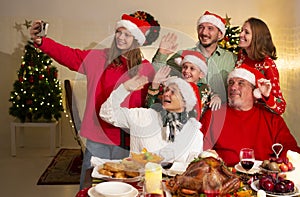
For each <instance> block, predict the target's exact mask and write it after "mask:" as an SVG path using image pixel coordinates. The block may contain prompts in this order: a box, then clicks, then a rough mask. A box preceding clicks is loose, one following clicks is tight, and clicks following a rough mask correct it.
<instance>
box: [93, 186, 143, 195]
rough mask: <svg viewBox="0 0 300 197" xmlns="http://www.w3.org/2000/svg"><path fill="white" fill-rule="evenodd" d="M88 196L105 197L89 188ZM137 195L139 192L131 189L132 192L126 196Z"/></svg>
mask: <svg viewBox="0 0 300 197" xmlns="http://www.w3.org/2000/svg"><path fill="white" fill-rule="evenodd" d="M88 195H89V196H90V197H105V196H103V195H101V194H99V193H98V192H96V190H95V187H91V188H90V189H89V190H88ZM138 195H139V192H138V190H137V189H136V188H134V187H133V190H132V192H131V193H130V194H129V195H128V197H137V196H138Z"/></svg>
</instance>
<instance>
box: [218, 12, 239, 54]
mask: <svg viewBox="0 0 300 197" xmlns="http://www.w3.org/2000/svg"><path fill="white" fill-rule="evenodd" d="M230 20H231V18H229V17H228V16H227V14H226V18H225V21H226V24H225V27H226V33H225V36H224V38H223V39H222V40H221V41H220V42H219V46H220V47H221V48H223V49H226V50H228V51H231V52H233V53H235V54H237V53H238V51H239V49H240V48H239V46H238V45H239V41H240V32H241V29H240V27H239V26H231V23H230Z"/></svg>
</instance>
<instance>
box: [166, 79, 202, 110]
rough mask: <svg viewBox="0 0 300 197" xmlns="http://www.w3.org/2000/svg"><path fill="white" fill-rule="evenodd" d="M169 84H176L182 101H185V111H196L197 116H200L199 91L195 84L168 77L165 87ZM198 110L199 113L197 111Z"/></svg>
mask: <svg viewBox="0 0 300 197" xmlns="http://www.w3.org/2000/svg"><path fill="white" fill-rule="evenodd" d="M170 84H176V85H177V87H178V88H179V90H180V92H181V95H182V97H183V100H184V101H185V109H186V111H187V112H190V111H192V110H193V109H196V111H197V114H198V115H200V113H201V108H200V106H199V105H201V100H200V95H199V90H198V87H197V85H196V84H194V83H189V82H187V81H185V80H183V79H182V78H178V77H175V76H173V77H170V78H169V79H168V80H167V81H166V82H165V85H166V86H169V85H170ZM199 110H200V111H199Z"/></svg>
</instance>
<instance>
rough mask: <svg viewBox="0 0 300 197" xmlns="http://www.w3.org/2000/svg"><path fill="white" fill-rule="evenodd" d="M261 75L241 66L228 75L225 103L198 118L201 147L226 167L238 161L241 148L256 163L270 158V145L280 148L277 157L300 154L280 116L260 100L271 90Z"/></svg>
mask: <svg viewBox="0 0 300 197" xmlns="http://www.w3.org/2000/svg"><path fill="white" fill-rule="evenodd" d="M261 76H262V73H259V71H255V69H252V68H250V67H248V66H247V65H243V66H242V67H239V68H235V69H234V70H233V71H232V72H231V73H230V74H229V75H228V80H227V81H228V104H224V105H223V106H222V107H221V109H220V110H218V111H214V112H212V111H211V110H209V111H207V112H206V113H205V114H204V116H203V118H202V119H201V123H202V129H201V131H202V132H203V134H204V148H203V150H206V149H214V150H215V151H217V153H218V154H219V156H220V157H221V158H222V159H223V160H224V161H225V163H226V164H227V165H229V166H233V165H235V164H236V163H238V162H239V152H240V150H241V149H242V148H252V149H254V151H255V158H256V159H257V160H265V159H268V158H269V157H271V156H273V151H272V145H273V144H274V143H280V144H282V145H283V151H282V153H281V155H280V156H281V157H283V156H285V155H286V152H287V151H288V150H292V151H296V152H298V153H300V147H299V146H298V145H297V142H296V140H295V138H294V137H293V135H292V134H291V133H290V130H289V128H288V127H287V125H286V123H285V121H284V120H283V118H282V117H281V116H280V115H277V114H274V113H272V112H270V111H267V110H266V109H265V108H264V106H263V105H262V104H258V101H259V100H260V99H267V97H265V95H266V94H267V93H269V92H270V91H271V88H272V87H271V85H270V83H269V81H268V80H265V79H264V78H263V77H261Z"/></svg>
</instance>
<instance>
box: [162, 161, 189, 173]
mask: <svg viewBox="0 0 300 197" xmlns="http://www.w3.org/2000/svg"><path fill="white" fill-rule="evenodd" d="M188 165H189V163H184V162H176V161H175V162H174V163H173V165H172V167H171V168H170V169H168V170H165V169H162V172H163V173H164V174H165V175H168V176H176V174H182V173H184V172H185V170H186V168H187V167H188Z"/></svg>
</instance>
